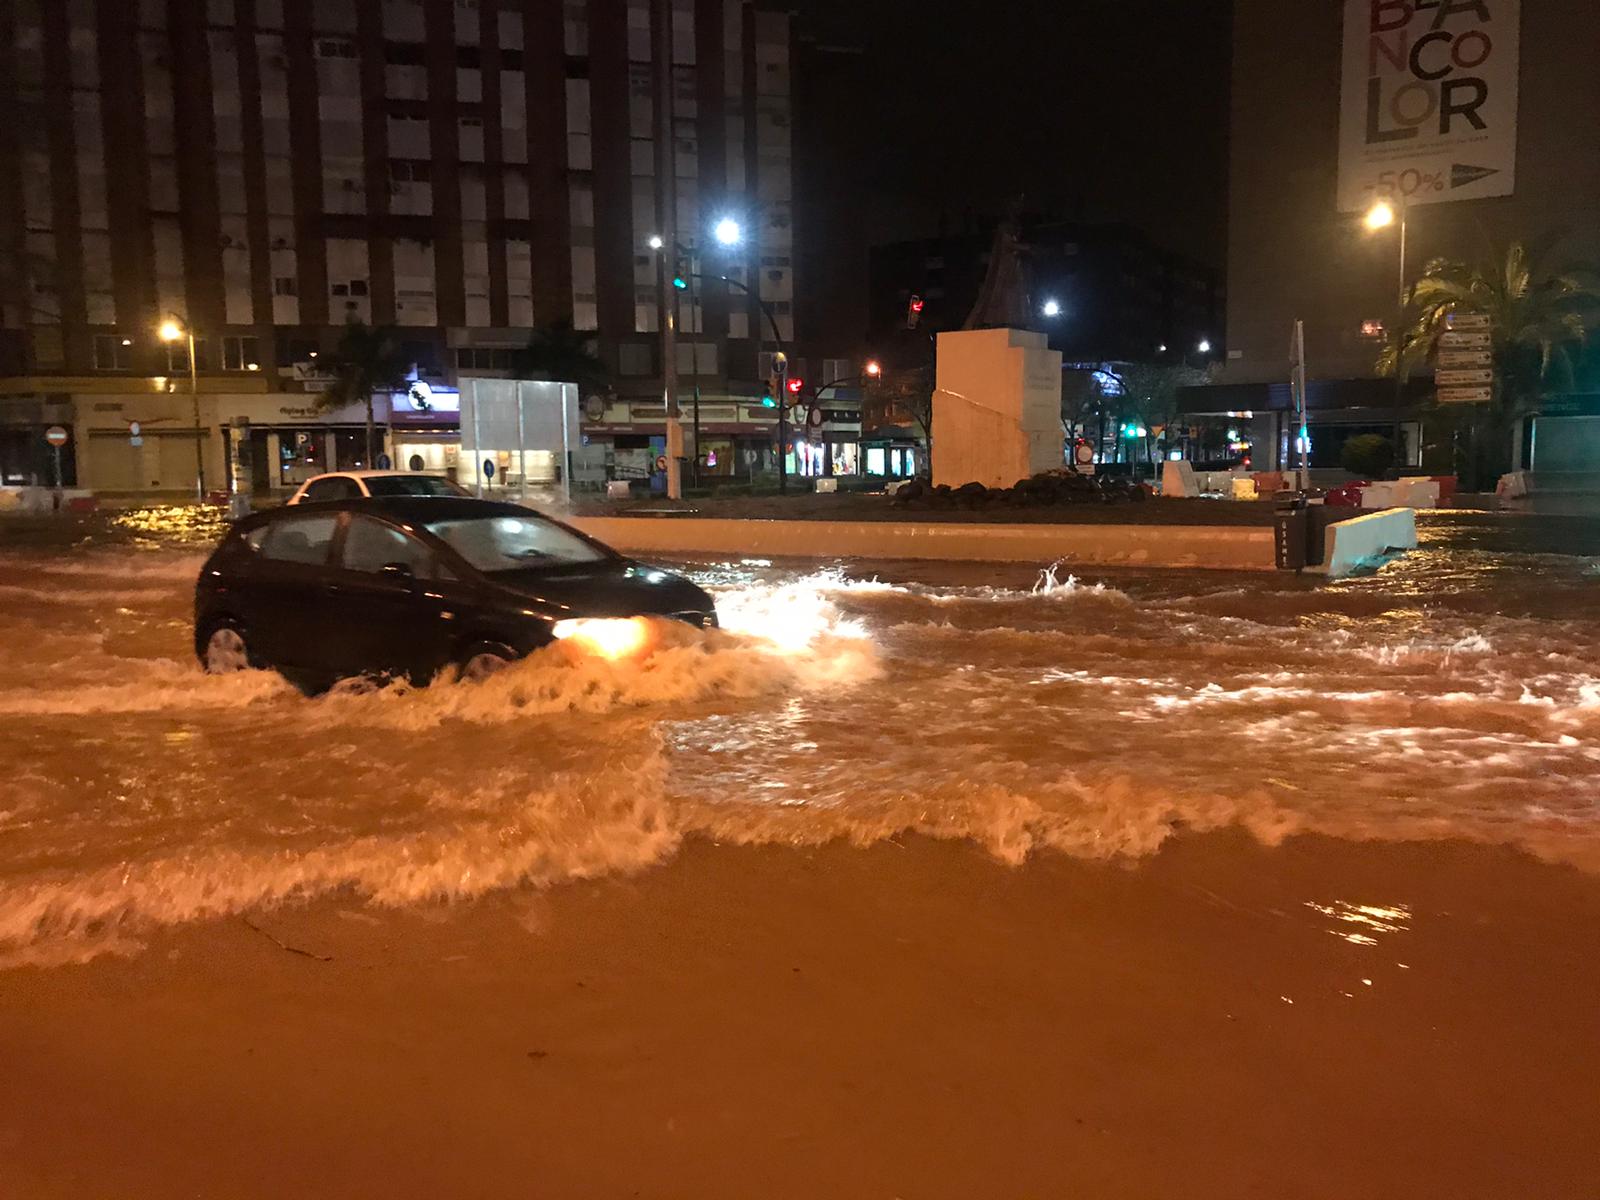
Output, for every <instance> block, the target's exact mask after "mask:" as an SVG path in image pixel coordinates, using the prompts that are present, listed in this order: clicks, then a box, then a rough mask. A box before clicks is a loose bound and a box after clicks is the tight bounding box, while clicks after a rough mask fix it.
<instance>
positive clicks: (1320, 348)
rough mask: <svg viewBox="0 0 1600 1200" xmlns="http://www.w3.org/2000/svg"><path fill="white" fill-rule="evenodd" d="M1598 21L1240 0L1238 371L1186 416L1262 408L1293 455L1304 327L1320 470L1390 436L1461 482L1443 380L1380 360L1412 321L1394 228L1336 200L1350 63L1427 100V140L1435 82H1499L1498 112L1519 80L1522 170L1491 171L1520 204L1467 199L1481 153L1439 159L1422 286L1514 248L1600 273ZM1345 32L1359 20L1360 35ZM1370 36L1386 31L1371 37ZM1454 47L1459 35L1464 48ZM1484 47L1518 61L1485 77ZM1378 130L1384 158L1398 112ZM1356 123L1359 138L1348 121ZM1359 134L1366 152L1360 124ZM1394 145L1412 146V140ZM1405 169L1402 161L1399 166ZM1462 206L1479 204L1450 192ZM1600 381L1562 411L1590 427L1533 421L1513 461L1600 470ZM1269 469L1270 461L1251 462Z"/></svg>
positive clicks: (1235, 232) (1230, 368)
mask: <svg viewBox="0 0 1600 1200" xmlns="http://www.w3.org/2000/svg"><path fill="white" fill-rule="evenodd" d="M1486 16H1487V17H1489V18H1490V19H1489V20H1487V21H1485V20H1484V18H1485V17H1486ZM1594 19H1595V13H1594V6H1593V5H1592V4H1591V3H1589V2H1588V0H1520V3H1507V2H1506V0H1493V3H1492V5H1491V6H1488V7H1486V6H1485V5H1481V4H1458V5H1454V6H1451V5H1444V6H1440V5H1431V4H1417V5H1414V6H1413V5H1411V4H1408V3H1390V4H1383V5H1352V4H1344V3H1338V2H1336V0H1318V2H1317V3H1313V4H1304V5H1299V6H1296V8H1295V11H1294V13H1293V15H1292V17H1291V16H1289V15H1288V14H1287V13H1286V11H1285V9H1284V6H1283V5H1282V4H1279V3H1275V2H1274V0H1236V3H1235V4H1234V17H1233V21H1234V34H1233V38H1234V41H1233V50H1234V53H1233V76H1232V78H1233V92H1232V118H1231V135H1232V136H1231V142H1230V146H1231V150H1230V153H1231V168H1230V199H1229V238H1228V308H1227V348H1228V349H1227V358H1226V361H1225V365H1224V369H1223V372H1222V376H1221V379H1220V381H1219V385H1218V386H1217V387H1214V388H1211V389H1207V390H1205V393H1204V394H1198V393H1197V394H1196V395H1194V396H1193V397H1191V405H1190V406H1191V407H1192V408H1194V409H1195V410H1196V411H1197V412H1200V411H1206V412H1215V413H1221V412H1223V411H1224V410H1233V411H1235V412H1238V411H1240V410H1246V411H1249V412H1251V413H1252V414H1253V416H1252V421H1253V427H1252V428H1253V433H1254V436H1255V438H1256V439H1257V440H1258V441H1259V442H1262V443H1271V444H1274V445H1275V446H1276V447H1278V448H1279V449H1280V450H1281V449H1283V448H1287V447H1288V446H1289V444H1290V438H1289V436H1288V434H1289V430H1288V423H1289V420H1290V418H1289V416H1288V404H1289V388H1288V386H1287V384H1288V380H1289V374H1290V360H1289V352H1290V341H1291V330H1292V328H1293V323H1294V321H1295V320H1296V319H1299V320H1303V321H1304V322H1305V341H1306V360H1307V366H1308V374H1309V376H1310V385H1309V388H1308V405H1309V411H1308V416H1309V423H1310V433H1311V446H1312V458H1313V464H1314V465H1324V466H1334V465H1337V463H1338V461H1339V449H1340V447H1341V445H1342V443H1343V441H1344V439H1345V438H1346V437H1347V436H1350V435H1352V434H1356V433H1366V432H1378V433H1383V434H1386V435H1388V436H1391V437H1393V438H1395V440H1396V441H1397V443H1398V447H1399V449H1400V452H1401V459H1402V465H1403V466H1404V467H1410V468H1416V469H1428V470H1430V471H1433V470H1438V471H1448V470H1450V469H1451V447H1450V445H1449V444H1448V439H1447V438H1446V437H1444V436H1443V435H1442V434H1441V433H1440V432H1438V430H1439V429H1440V427H1441V422H1439V421H1438V420H1437V419H1436V418H1437V412H1436V410H1434V408H1433V405H1432V396H1433V391H1434V389H1433V386H1432V381H1431V379H1430V378H1428V377H1427V375H1426V373H1424V376H1423V377H1422V378H1421V379H1419V380H1416V381H1414V382H1413V384H1412V385H1411V386H1410V387H1408V388H1400V387H1397V385H1396V384H1395V382H1394V381H1393V380H1389V379H1380V378H1378V377H1377V372H1376V369H1375V364H1376V360H1377V357H1378V353H1379V350H1380V349H1381V347H1382V344H1383V341H1384V338H1385V336H1386V334H1387V332H1388V331H1389V330H1390V329H1391V328H1392V326H1393V324H1394V322H1395V321H1396V320H1397V318H1398V311H1399V290H1400V288H1399V279H1400V277H1401V262H1400V259H1401V245H1400V239H1399V225H1398V222H1395V223H1392V224H1390V225H1387V226H1385V227H1382V228H1379V229H1369V228H1368V227H1367V225H1366V224H1365V222H1364V221H1363V219H1362V216H1363V214H1362V212H1361V210H1360V208H1359V207H1356V206H1354V205H1352V204H1349V203H1346V204H1344V205H1341V204H1340V202H1339V201H1340V190H1341V189H1340V130H1341V112H1342V109H1343V110H1344V112H1345V113H1347V114H1348V113H1350V112H1351V111H1352V109H1354V111H1355V113H1356V115H1357V117H1358V118H1359V115H1360V105H1361V103H1362V100H1363V96H1362V94H1361V91H1360V89H1359V88H1357V89H1353V88H1352V87H1351V82H1350V80H1349V79H1348V78H1342V75H1341V64H1342V54H1345V55H1347V54H1349V53H1350V50H1349V49H1348V48H1347V44H1351V43H1353V45H1354V49H1355V51H1356V53H1357V54H1358V55H1359V57H1357V58H1356V59H1355V62H1356V63H1357V65H1358V66H1360V67H1361V68H1363V70H1369V71H1371V72H1372V73H1373V76H1374V79H1377V78H1378V77H1379V76H1380V75H1382V76H1383V77H1385V78H1387V77H1388V76H1389V75H1390V74H1394V75H1397V76H1398V77H1399V78H1400V79H1402V80H1408V82H1404V83H1402V85H1401V86H1402V87H1403V88H1405V89H1406V95H1405V101H1404V103H1402V106H1401V107H1402V109H1404V107H1405V103H1411V102H1415V104H1416V106H1417V109H1416V111H1417V113H1418V114H1419V116H1418V118H1417V119H1419V120H1421V119H1423V118H1424V116H1426V118H1427V120H1428V124H1427V125H1426V126H1424V128H1423V132H1424V133H1425V134H1427V133H1432V132H1434V131H1435V130H1436V129H1438V128H1439V124H1438V118H1439V116H1440V110H1439V106H1438V104H1437V103H1436V102H1435V101H1432V100H1430V97H1431V96H1433V95H1434V93H1433V92H1431V91H1430V90H1429V89H1430V87H1437V86H1439V85H1437V84H1435V83H1434V81H1435V80H1438V79H1441V78H1442V79H1443V81H1444V83H1445V84H1446V85H1449V84H1450V81H1451V80H1453V79H1458V77H1459V80H1460V81H1459V82H1458V83H1457V84H1456V86H1458V87H1461V88H1464V89H1469V90H1470V89H1471V88H1474V87H1476V86H1477V85H1476V84H1475V83H1473V82H1472V80H1473V79H1476V78H1477V77H1478V76H1483V77H1486V78H1487V79H1488V80H1489V84H1488V87H1489V88H1490V89H1491V90H1493V91H1494V92H1495V100H1496V102H1499V101H1500V94H1499V89H1503V88H1505V87H1506V86H1507V84H1508V83H1509V84H1510V96H1511V99H1512V112H1513V113H1514V121H1515V124H1514V131H1515V153H1514V163H1513V162H1512V161H1511V160H1509V159H1508V160H1506V161H1504V162H1499V163H1497V166H1498V167H1499V173H1498V175H1495V174H1494V173H1492V172H1490V173H1487V174H1488V175H1489V176H1490V179H1491V180H1492V182H1493V183H1495V184H1497V185H1499V186H1496V187H1493V188H1489V189H1484V190H1492V191H1503V192H1506V193H1507V194H1500V195H1483V196H1476V195H1475V193H1474V189H1472V188H1464V189H1460V190H1459V191H1458V188H1457V184H1458V183H1460V182H1463V181H1467V180H1470V179H1471V178H1472V176H1473V175H1474V174H1475V173H1476V171H1477V169H1478V168H1477V166H1476V165H1475V164H1479V163H1480V162H1481V161H1486V160H1483V159H1481V158H1480V156H1482V155H1483V154H1484V153H1485V151H1483V150H1482V149H1479V148H1475V147H1473V146H1472V145H1471V144H1470V143H1469V144H1468V145H1467V146H1466V147H1465V148H1463V149H1462V150H1461V151H1460V152H1459V153H1458V154H1457V155H1456V156H1455V157H1454V159H1453V161H1452V160H1451V159H1445V160H1443V162H1444V169H1443V171H1442V173H1440V174H1437V175H1435V174H1433V173H1431V172H1430V171H1418V172H1416V173H1414V174H1412V175H1410V176H1408V177H1407V178H1406V184H1407V188H1408V190H1409V192H1410V196H1409V199H1408V201H1407V204H1406V212H1405V216H1406V221H1405V226H1406V240H1405V246H1404V257H1405V269H1404V277H1405V279H1406V280H1407V281H1408V282H1413V281H1415V280H1416V278H1417V277H1418V276H1419V275H1420V274H1421V272H1422V271H1423V269H1424V267H1425V265H1426V264H1427V263H1428V262H1429V261H1430V260H1432V259H1435V258H1449V259H1456V260H1462V261H1467V262H1484V261H1488V260H1492V259H1493V258H1494V257H1495V256H1496V255H1499V254H1502V253H1503V251H1504V248H1505V246H1506V245H1507V244H1508V243H1510V242H1512V241H1522V242H1524V243H1526V244H1529V245H1545V246H1547V247H1548V251H1547V254H1546V256H1545V262H1546V263H1548V264H1550V265H1554V266H1560V265H1563V264H1571V263H1585V262H1587V263H1593V262H1595V261H1600V154H1596V153H1595V149H1594V136H1593V130H1594V128H1595V126H1596V124H1597V123H1600V73H1597V72H1596V71H1595V70H1594V69H1593V64H1592V61H1591V59H1592V57H1593V55H1592V50H1593V37H1592V32H1593V28H1594ZM1435 20H1437V21H1438V22H1439V23H1440V28H1439V29H1437V30H1435V29H1434V28H1433V25H1434V22H1435ZM1350 21H1355V22H1358V23H1360V24H1358V26H1357V27H1353V28H1350V27H1347V23H1348V22H1350ZM1407 22H1409V28H1407V27H1406V25H1407ZM1368 24H1371V26H1372V28H1373V29H1375V30H1376V32H1375V33H1373V34H1372V36H1370V37H1368V36H1367V34H1368ZM1440 34H1442V35H1443V36H1442V37H1441V36H1440ZM1491 34H1492V37H1491V36H1490V35H1491ZM1513 34H1520V53H1515V54H1513V53H1512V51H1513V50H1514V49H1515V48H1516V47H1517V41H1518V38H1516V37H1514V36H1513ZM1452 38H1454V39H1463V38H1464V39H1465V40H1462V41H1461V48H1460V50H1459V52H1457V50H1455V49H1452V48H1451V47H1453V46H1454V42H1453V41H1452V40H1451V39H1452ZM1490 46H1493V47H1502V48H1504V49H1505V56H1503V57H1502V58H1501V59H1500V60H1495V59H1490V61H1488V62H1482V63H1480V61H1479V60H1480V59H1482V58H1483V57H1484V56H1485V48H1486V47H1490ZM1413 54H1414V55H1415V57H1414V58H1413ZM1506 57H1509V62H1507V61H1505V58H1506ZM1463 64H1467V65H1463ZM1508 68H1511V69H1512V71H1513V72H1514V73H1511V74H1508V73H1507V71H1508ZM1418 72H1420V74H1417V73H1418ZM1411 75H1416V76H1417V77H1416V78H1415V79H1411V78H1410V76H1411ZM1374 86H1376V85H1374ZM1430 103H1431V104H1432V105H1433V106H1432V107H1431V108H1427V107H1426V106H1427V105H1428V104H1430ZM1385 111H1391V110H1385ZM1372 119H1373V120H1375V121H1377V122H1378V124H1376V125H1374V126H1373V127H1372V128H1371V129H1370V130H1369V131H1368V132H1369V135H1370V137H1371V138H1372V139H1373V140H1374V141H1373V144H1374V145H1377V144H1378V142H1379V141H1380V140H1381V139H1385V138H1391V137H1398V136H1399V135H1398V134H1396V133H1395V131H1394V130H1393V129H1390V128H1388V123H1389V122H1390V121H1391V120H1392V118H1391V117H1390V116H1383V115H1381V114H1380V115H1379V116H1378V117H1374V118H1372ZM1406 119H1408V120H1409V119H1411V118H1410V117H1407V118H1406ZM1345 123H1346V125H1347V127H1348V126H1350V125H1351V121H1350V120H1349V119H1348V116H1347V118H1346V122H1345ZM1456 124H1457V126H1458V127H1459V128H1460V129H1461V130H1462V131H1464V132H1466V133H1467V134H1468V135H1469V136H1470V137H1471V138H1474V139H1478V140H1480V141H1481V140H1484V139H1487V140H1489V141H1491V142H1492V141H1494V140H1496V139H1504V138H1505V136H1506V134H1507V133H1508V132H1509V130H1508V129H1507V128H1506V127H1505V126H1504V124H1500V125H1490V126H1489V127H1488V128H1486V129H1484V130H1476V129H1474V128H1469V122H1468V120H1467V119H1465V118H1462V119H1459V120H1457V121H1456ZM1348 132H1354V133H1355V134H1356V135H1357V137H1358V138H1359V135H1360V134H1361V133H1362V128H1361V125H1360V123H1359V119H1358V121H1357V123H1356V124H1355V127H1354V129H1353V130H1350V129H1347V133H1348ZM1401 132H1402V133H1403V132H1404V131H1403V130H1401ZM1391 144H1395V145H1401V146H1403V145H1404V139H1403V138H1402V139H1400V140H1399V141H1397V142H1394V143H1391ZM1508 153H1509V149H1508ZM1396 161H1397V163H1398V165H1400V166H1401V167H1402V168H1403V167H1404V160H1403V159H1399V160H1396ZM1512 166H1514V172H1513V171H1511V170H1510V168H1511V167H1512ZM1469 168H1470V169H1469ZM1402 173H1403V172H1397V174H1402ZM1347 174H1348V172H1347ZM1513 175H1514V183H1513V182H1512V177H1513ZM1348 182H1349V181H1347V183H1348ZM1347 190H1348V189H1347ZM1463 194H1464V195H1467V196H1469V197H1473V198H1466V199H1458V198H1456V197H1457V195H1463ZM1597 385H1600V380H1597V379H1595V378H1593V377H1592V375H1591V376H1587V377H1586V376H1585V375H1584V373H1583V372H1581V371H1580V373H1579V378H1578V379H1577V381H1576V384H1575V386H1576V387H1577V390H1578V393H1579V394H1578V395H1577V396H1575V397H1567V398H1565V399H1564V400H1563V401H1562V402H1561V403H1562V404H1563V405H1564V406H1565V407H1566V409H1567V410H1568V412H1569V414H1576V415H1570V416H1564V417H1562V418H1561V419H1560V422H1559V423H1558V422H1557V418H1556V417H1555V415H1554V413H1553V412H1550V413H1549V414H1548V416H1549V419H1548V420H1547V421H1546V422H1544V425H1545V433H1546V435H1547V436H1545V437H1543V438H1537V437H1535V436H1534V434H1535V430H1534V428H1533V425H1532V424H1531V423H1529V424H1528V425H1527V426H1526V427H1525V428H1523V429H1520V430H1519V431H1517V436H1516V444H1515V446H1514V455H1515V457H1514V461H1515V462H1516V463H1517V464H1518V465H1524V466H1528V465H1533V466H1537V465H1538V463H1537V462H1536V461H1535V459H1536V449H1535V448H1536V443H1537V444H1542V445H1544V446H1545V447H1546V448H1547V465H1548V463H1549V462H1550V461H1551V460H1550V458H1549V457H1548V456H1549V455H1558V454H1559V455H1561V456H1562V457H1564V458H1568V459H1570V458H1571V453H1570V452H1571V449H1572V447H1573V446H1574V445H1582V446H1585V447H1587V453H1588V455H1589V456H1590V457H1591V458H1592V459H1593V460H1594V463H1595V465H1596V467H1600V419H1597V418H1600V395H1595V396H1590V398H1589V399H1588V400H1587V401H1585V400H1584V399H1583V394H1584V393H1586V392H1592V391H1595V390H1600V388H1597ZM1430 414H1432V415H1430ZM1590 414H1592V415H1590ZM1267 457H1270V455H1268V456H1267ZM1267 457H1263V456H1262V455H1260V454H1258V455H1257V461H1258V462H1260V463H1265V462H1266V461H1267ZM1564 469H1565V468H1564Z"/></svg>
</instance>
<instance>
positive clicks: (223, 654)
mask: <svg viewBox="0 0 1600 1200" xmlns="http://www.w3.org/2000/svg"><path fill="white" fill-rule="evenodd" d="M200 665H201V666H203V667H204V668H205V670H206V674H207V675H231V674H232V673H233V672H235V671H246V670H249V668H250V647H249V645H248V644H247V643H246V642H245V640H244V633H243V632H242V631H241V630H239V629H238V628H236V627H235V626H233V625H219V626H217V627H216V628H215V629H213V630H212V631H211V634H210V636H209V637H207V638H206V641H205V645H204V647H202V649H201V652H200Z"/></svg>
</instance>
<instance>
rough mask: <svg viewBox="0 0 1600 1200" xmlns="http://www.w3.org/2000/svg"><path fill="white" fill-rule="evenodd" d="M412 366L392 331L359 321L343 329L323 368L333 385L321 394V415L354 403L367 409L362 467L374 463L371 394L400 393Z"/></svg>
mask: <svg viewBox="0 0 1600 1200" xmlns="http://www.w3.org/2000/svg"><path fill="white" fill-rule="evenodd" d="M414 365H415V364H414V363H413V362H412V361H411V360H410V359H409V358H408V357H407V356H406V353H405V350H404V349H403V348H402V347H401V344H400V339H399V337H398V336H397V335H396V333H395V331H394V330H393V329H391V328H389V327H387V326H379V327H378V328H373V327H371V326H368V325H363V324H361V323H360V322H359V321H358V322H354V323H352V324H350V325H347V326H346V327H345V331H344V334H343V336H341V337H340V338H339V345H338V348H337V349H335V350H334V352H333V355H332V357H331V359H330V360H329V361H328V362H327V363H326V368H327V369H328V370H329V371H330V372H332V374H333V383H332V384H331V385H330V386H329V388H328V390H327V391H325V392H323V393H322V398H321V399H320V400H319V401H318V402H317V408H318V409H320V410H321V411H323V412H326V411H328V410H330V409H335V408H343V407H344V406H345V405H347V404H355V403H356V402H357V401H360V402H361V403H363V404H365V405H366V408H367V443H366V444H367V454H366V465H367V466H368V467H371V466H372V464H373V463H374V462H375V461H376V460H377V454H376V447H375V438H374V430H373V417H372V397H373V394H374V393H375V392H402V391H405V390H406V389H407V388H408V387H409V386H410V383H411V380H410V376H411V369H412V367H413V366H414Z"/></svg>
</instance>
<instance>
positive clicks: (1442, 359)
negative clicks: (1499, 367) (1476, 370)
mask: <svg viewBox="0 0 1600 1200" xmlns="http://www.w3.org/2000/svg"><path fill="white" fill-rule="evenodd" d="M1493 362H1494V360H1493V358H1491V357H1490V355H1489V352H1488V351H1487V350H1440V351H1439V357H1438V365H1439V366H1441V367H1446V368H1450V369H1458V368H1466V367H1487V366H1490V365H1492V364H1493Z"/></svg>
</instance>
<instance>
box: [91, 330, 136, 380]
mask: <svg viewBox="0 0 1600 1200" xmlns="http://www.w3.org/2000/svg"><path fill="white" fill-rule="evenodd" d="M132 366H133V339H132V338H125V337H123V336H122V335H121V334H120V333H97V334H95V336H94V369H95V370H96V371H126V370H128V369H129V368H131V367H132Z"/></svg>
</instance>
